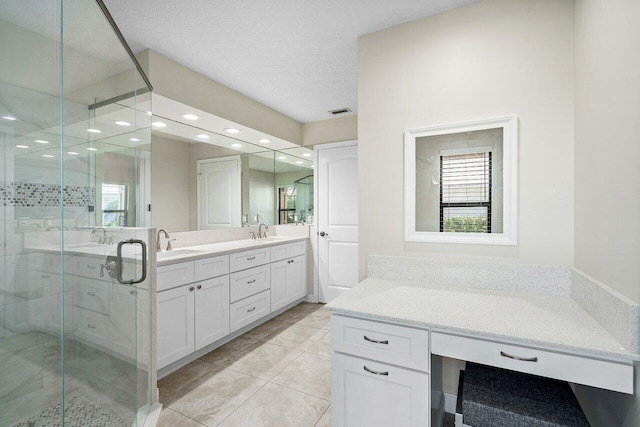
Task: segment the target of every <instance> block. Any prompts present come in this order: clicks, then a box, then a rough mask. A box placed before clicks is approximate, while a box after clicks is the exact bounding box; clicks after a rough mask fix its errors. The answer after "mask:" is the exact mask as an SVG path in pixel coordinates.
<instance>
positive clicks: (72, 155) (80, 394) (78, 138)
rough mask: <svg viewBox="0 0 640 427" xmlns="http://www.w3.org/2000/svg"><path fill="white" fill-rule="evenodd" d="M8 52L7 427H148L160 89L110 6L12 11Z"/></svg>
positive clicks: (2, 188) (1, 53)
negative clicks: (155, 97)
mask: <svg viewBox="0 0 640 427" xmlns="http://www.w3.org/2000/svg"><path fill="white" fill-rule="evenodd" d="M0 39H1V40H2V43H0V117H1V118H0V156H1V159H0V162H1V163H0V180H1V181H2V182H1V183H0V195H1V196H0V197H2V205H1V206H0V239H1V240H0V243H2V242H3V243H4V244H0V379H1V380H0V427H4V426H20V427H22V426H30V425H47V426H58V425H59V426H89V425H95V426H98V425H99V426H114V427H116V426H117V427H120V426H127V427H128V426H143V425H144V423H145V421H146V419H147V415H148V414H149V411H150V410H152V409H154V408H156V407H157V406H154V405H156V403H155V395H156V376H155V372H156V370H155V354H154V353H153V351H154V350H153V349H154V344H153V339H154V335H153V334H152V330H153V329H154V326H153V322H154V318H155V314H154V313H153V311H154V310H153V307H155V292H154V290H155V284H154V283H153V280H152V276H153V275H152V274H151V272H152V271H153V269H154V268H155V252H154V251H153V250H149V248H152V245H149V242H151V241H152V240H153V234H154V230H153V229H151V228H148V226H149V225H150V218H149V212H148V210H147V209H146V207H147V206H148V204H149V198H150V197H149V195H150V187H149V185H150V159H151V151H150V143H149V141H150V129H151V117H150V115H148V114H147V113H148V112H149V111H151V92H150V90H151V87H150V84H148V81H147V80H146V77H145V76H144V75H143V74H142V72H141V71H140V70H139V65H138V64H137V63H136V62H135V61H134V60H133V59H132V56H131V55H130V51H129V50H128V47H126V44H125V43H124V41H123V40H122V39H121V36H120V34H119V32H118V31H117V29H115V28H114V25H113V23H112V22H111V21H110V17H109V15H108V12H106V8H104V5H103V4H102V2H100V1H97V2H96V1H87V0H57V1H55V0H50V1H47V2H42V1H40V0H22V1H19V2H18V1H16V2H0ZM147 272H148V273H149V274H147Z"/></svg>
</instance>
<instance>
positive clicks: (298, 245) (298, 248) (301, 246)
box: [288, 240, 307, 257]
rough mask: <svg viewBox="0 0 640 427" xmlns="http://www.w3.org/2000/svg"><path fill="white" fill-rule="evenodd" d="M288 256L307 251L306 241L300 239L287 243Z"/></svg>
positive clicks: (298, 254) (302, 253)
mask: <svg viewBox="0 0 640 427" xmlns="http://www.w3.org/2000/svg"><path fill="white" fill-rule="evenodd" d="M288 246H289V256H290V257H294V256H300V255H304V254H305V253H306V252H307V241H306V240H301V241H299V242H293V243H289V245H288Z"/></svg>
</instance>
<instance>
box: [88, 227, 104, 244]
mask: <svg viewBox="0 0 640 427" xmlns="http://www.w3.org/2000/svg"><path fill="white" fill-rule="evenodd" d="M98 230H102V237H100V236H98V244H99V245H106V244H107V230H106V229H105V228H104V227H98V228H94V229H93V230H92V231H91V234H92V235H94V236H95V234H96V233H97V232H98Z"/></svg>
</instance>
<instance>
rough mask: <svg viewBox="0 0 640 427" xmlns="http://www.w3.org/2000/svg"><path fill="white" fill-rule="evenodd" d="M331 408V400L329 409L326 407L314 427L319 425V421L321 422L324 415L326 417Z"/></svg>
mask: <svg viewBox="0 0 640 427" xmlns="http://www.w3.org/2000/svg"><path fill="white" fill-rule="evenodd" d="M330 409H331V402H329V406H327V409H325V410H324V412H323V413H322V415H320V418H318V421H316V424H315V425H314V427H318V423H319V422H320V420H321V419H322V417H324V414H326V413H327V411H328V410H330Z"/></svg>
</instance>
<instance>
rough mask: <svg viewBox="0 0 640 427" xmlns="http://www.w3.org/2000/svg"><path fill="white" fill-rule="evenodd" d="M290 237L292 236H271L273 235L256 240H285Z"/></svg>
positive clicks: (259, 241) (264, 241)
mask: <svg viewBox="0 0 640 427" xmlns="http://www.w3.org/2000/svg"><path fill="white" fill-rule="evenodd" d="M290 238H291V237H284V236H271V237H265V238H262V239H256V240H255V242H256V243H268V242H281V241H283V240H289V239H290Z"/></svg>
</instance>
